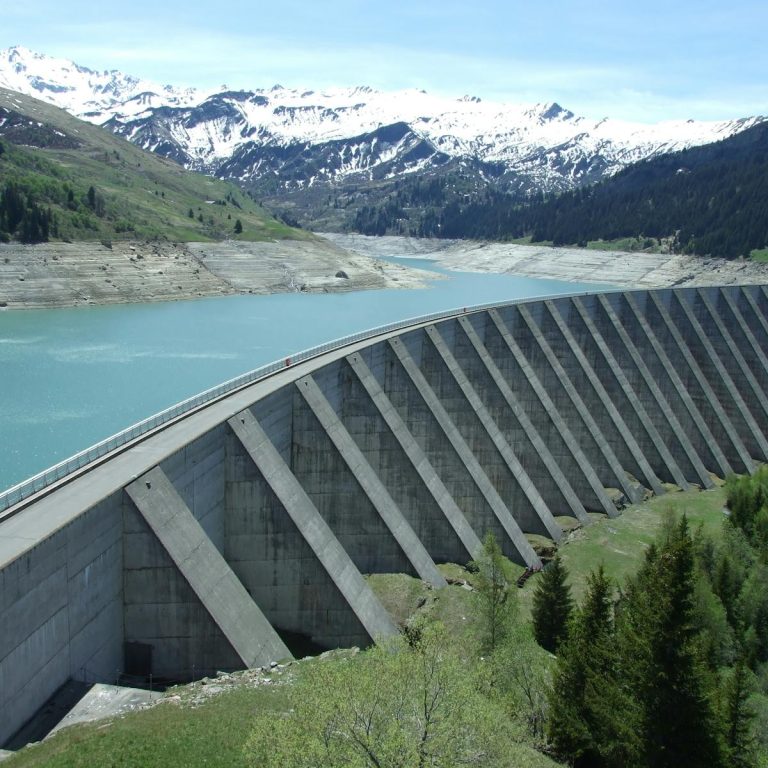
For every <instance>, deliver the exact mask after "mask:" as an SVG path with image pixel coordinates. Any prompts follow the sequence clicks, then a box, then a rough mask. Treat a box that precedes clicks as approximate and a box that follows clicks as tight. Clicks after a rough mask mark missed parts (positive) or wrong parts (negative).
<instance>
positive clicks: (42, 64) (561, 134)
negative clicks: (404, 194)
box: [0, 46, 763, 190]
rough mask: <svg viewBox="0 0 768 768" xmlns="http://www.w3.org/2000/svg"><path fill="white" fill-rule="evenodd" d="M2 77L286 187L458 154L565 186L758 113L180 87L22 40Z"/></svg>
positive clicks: (546, 185) (428, 165)
mask: <svg viewBox="0 0 768 768" xmlns="http://www.w3.org/2000/svg"><path fill="white" fill-rule="evenodd" d="M0 86H2V87H5V88H8V89H10V90H14V91H20V92H22V93H24V94H27V95H30V96H34V97H36V98H39V99H43V100H44V101H48V102H50V103H52V104H55V105H56V106H58V107H62V108H64V109H66V110H67V111H69V112H71V113H73V114H75V115H77V116H80V117H83V118H85V119H87V120H89V121H90V122H93V123H98V124H105V125H106V126H107V127H109V128H110V129H111V130H113V131H115V132H116V133H118V134H120V135H122V136H124V137H126V138H128V139H129V140H131V141H133V142H134V143H136V144H138V145H139V146H141V147H143V148H145V149H151V150H153V151H156V152H159V153H161V154H163V155H165V156H167V157H171V158H173V159H175V160H178V161H179V162H182V163H183V164H184V165H187V166H188V167H192V168H194V169H195V170H202V171H206V172H208V173H214V174H222V175H228V177H231V178H236V179H238V180H239V181H240V182H241V183H245V184H250V185H255V184H257V183H258V182H259V180H260V179H261V178H265V179H270V183H272V184H273V185H274V184H275V183H276V184H278V185H281V186H284V187H285V188H288V187H290V186H291V185H293V187H292V188H303V187H309V186H311V185H312V184H314V183H319V182H318V180H320V181H323V180H326V181H327V180H333V183H336V182H339V183H341V182H342V181H343V180H344V178H346V177H347V176H350V177H355V178H360V177H361V176H365V177H366V178H368V179H373V178H381V176H378V175H377V174H385V175H387V178H389V177H390V176H398V175H403V174H405V173H417V172H419V173H429V172H431V171H433V170H434V169H435V168H441V167H443V165H445V164H446V163H455V164H458V165H462V164H463V165H466V166H467V167H473V168H478V169H479V171H478V173H480V174H481V175H482V174H484V173H486V172H488V173H491V175H492V176H493V177H494V178H500V177H504V176H505V175H507V174H508V175H509V178H513V177H516V178H524V181H523V182H522V183H523V184H525V185H528V186H530V187H532V188H535V189H543V190H552V189H567V188H570V187H573V186H576V185H579V184H584V183H587V182H589V181H594V180H596V179H598V178H602V177H603V176H607V175H610V174H612V173H615V172H616V171H618V170H620V169H621V168H623V167H624V166H626V165H627V164H629V163H631V162H634V161H636V160H639V159H643V158H645V157H650V156H655V155H658V154H663V153H666V152H671V151H675V150H679V149H685V148H688V147H691V146H695V145H698V144H705V143H708V142H711V141H716V140H718V139H722V138H726V137H727V136H730V135H733V134H734V133H737V132H739V131H742V130H744V129H745V128H747V127H749V126H750V125H754V124H755V122H760V121H761V120H762V119H763V118H742V119H740V120H731V121H721V122H693V123H692V122H685V121H681V120H679V121H669V122H666V123H659V124H657V125H642V124H632V123H624V122H620V121H617V120H611V119H605V120H602V121H600V122H598V123H595V122H593V121H589V120H586V119H584V118H580V117H577V116H576V115H574V113H573V112H571V111H570V110H568V109H565V108H564V107H562V106H561V105H560V104H559V103H557V102H553V101H550V102H541V103H538V104H507V103H499V102H491V101H488V102H485V101H481V100H480V99H479V98H478V97H477V96H471V95H467V96H464V97H461V98H450V97H447V96H440V95H434V94H428V93H426V92H425V91H423V90H421V89H417V88H410V89H407V90H401V91H397V92H386V91H378V90H376V89H374V88H371V87H370V86H368V85H358V86H352V87H346V88H345V87H337V88H322V89H319V90H313V89H309V88H301V89H297V88H286V87H283V86H282V85H279V84H276V85H274V86H272V87H271V88H269V87H268V88H254V89H252V90H231V89H228V88H226V87H225V86H222V87H221V88H218V89H211V90H196V89H194V88H187V89H179V88H175V87H173V86H170V85H165V86H161V85H158V84H157V83H154V82H151V81H148V80H144V79H141V78H137V77H132V76H130V75H126V74H123V73H121V72H119V71H116V70H112V71H104V72H96V71H93V70H90V69H87V68H85V67H80V66H78V65H77V64H75V63H74V62H71V61H68V60H66V59H59V58H53V57H49V56H45V55H42V54H39V53H35V52H34V51H31V50H30V49H28V48H25V47H23V46H15V47H13V48H9V49H6V50H5V51H0ZM294 152H297V153H298V154H294ZM489 169H491V170H489ZM305 174H306V177H305Z"/></svg>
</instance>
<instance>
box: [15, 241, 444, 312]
mask: <svg viewBox="0 0 768 768" xmlns="http://www.w3.org/2000/svg"><path fill="white" fill-rule="evenodd" d="M436 278H437V279H439V278H440V276H439V275H436V274H435V273H433V272H427V271H424V270H418V269H411V268H408V267H402V266H400V265H398V264H392V263H388V262H384V261H379V260H377V259H374V258H371V257H370V256H366V255H364V254H360V253H358V252H351V251H346V250H344V249H343V248H340V247H338V246H336V245H334V244H332V243H330V242H329V241H327V240H323V239H320V238H316V239H314V240H306V241H304V240H302V241H299V240H283V241H278V242H262V243H251V242H241V241H227V242H218V243H166V242H136V241H133V242H131V241H116V242H113V243H112V244H111V247H109V245H104V244H102V243H100V242H98V241H96V242H94V241H87V242H79V243H43V244H39V245H21V244H17V243H12V244H0V308H2V309H8V310H11V309H52V308H56V307H76V306H90V305H104V304H125V303H134V302H135V303H139V302H154V301H177V300H182V299H195V298H201V297H205V296H228V295H234V294H244V293H251V294H270V293H298V292H305V293H333V292H342V291H360V290H371V289H382V288H423V287H426V286H427V285H428V284H429V282H430V281H431V280H433V279H436Z"/></svg>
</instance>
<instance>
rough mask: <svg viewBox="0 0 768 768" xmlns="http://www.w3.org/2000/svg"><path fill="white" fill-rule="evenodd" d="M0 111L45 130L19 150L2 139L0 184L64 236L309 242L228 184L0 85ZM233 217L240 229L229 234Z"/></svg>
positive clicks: (21, 141)
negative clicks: (29, 201)
mask: <svg viewBox="0 0 768 768" xmlns="http://www.w3.org/2000/svg"><path fill="white" fill-rule="evenodd" d="M0 108H5V109H7V110H11V111H12V112H15V113H17V114H18V115H22V116H23V117H25V118H27V119H28V120H29V121H31V123H32V124H33V126H37V124H38V123H41V124H43V126H45V128H46V129H48V128H50V130H49V131H48V133H43V134H40V132H39V131H38V133H35V130H36V129H35V128H34V127H33V128H30V129H29V132H30V136H29V138H28V141H35V142H36V144H35V146H22V144H24V143H25V141H24V133H23V132H22V134H21V135H18V134H16V135H15V136H11V137H10V138H9V137H8V136H6V137H5V138H2V143H3V145H4V148H5V151H4V152H3V153H2V154H0V185H2V186H4V185H5V183H6V182H8V181H16V182H18V183H20V184H22V185H23V186H25V187H28V188H31V189H33V190H34V193H35V198H36V199H37V200H38V201H39V202H41V203H43V204H44V205H45V206H46V207H47V206H50V207H51V209H52V211H53V212H54V213H55V214H56V217H57V219H58V221H59V229H60V237H62V238H64V239H71V240H99V239H129V238H130V239H165V240H171V241H179V242H184V241H210V240H221V239H225V238H231V239H237V240H249V241H252V240H257V241H258V240H275V239H310V238H312V235H311V234H309V233H307V232H303V231H302V230H297V229H293V228H291V227H288V226H286V225H285V224H283V223H282V222H280V221H277V220H276V219H275V218H273V217H272V216H271V215H270V214H269V213H267V211H266V210H264V209H263V208H262V207H261V206H260V205H259V204H258V203H257V202H255V201H253V200H251V199H250V198H249V197H248V196H247V195H245V194H244V193H243V192H242V190H240V189H239V188H238V187H236V186H235V185H234V184H231V183H229V182H224V181H221V180H218V179H213V178H210V177H208V176H204V175H202V174H198V173H192V172H190V171H186V170H185V169H184V168H182V166H180V165H178V164H177V163H174V162H171V161H169V160H165V159H163V158H162V157H160V156H158V155H154V154H152V153H149V152H145V151H144V150H142V149H140V148H139V147H136V146H134V145H133V144H131V143H129V142H128V141H126V140H124V139H121V138H120V137H118V136H115V135H114V134H113V133H111V132H110V131H108V130H107V129H105V128H100V127H98V126H94V125H90V124H89V123H85V122H83V121H81V120H78V119H77V118H75V117H73V116H72V115H69V114H67V113H66V112H64V111H63V110H60V109H57V108H56V107H53V106H51V105H49V104H44V103H43V102H40V101H37V100H35V99H32V98H29V97H26V96H22V95H21V94H15V93H13V92H11V91H6V90H4V89H2V88H0ZM59 135H63V136H65V137H66V139H67V141H65V142H64V146H56V142H55V141H53V140H50V137H51V136H59ZM0 138H1V137H0ZM46 141H48V142H49V143H48V144H46ZM14 142H18V143H14ZM38 144H42V146H37V145H38ZM75 145H76V146H75ZM90 186H93V187H94V189H95V191H96V192H97V194H98V195H99V197H100V199H101V200H102V201H103V212H102V215H96V213H95V211H94V210H93V209H92V208H90V207H89V206H88V205H87V202H86V196H87V192H88V189H89V187H90ZM69 190H72V192H73V193H74V199H73V200H71V201H68V199H67V195H68V192H69ZM190 211H191V212H192V216H191V217H190V216H189V213H190ZM200 219H202V220H200ZM238 219H240V221H241V223H242V226H243V232H242V234H240V235H235V233H234V228H235V222H236V221H237V220H238Z"/></svg>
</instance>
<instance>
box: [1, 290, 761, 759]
mask: <svg viewBox="0 0 768 768" xmlns="http://www.w3.org/2000/svg"><path fill="white" fill-rule="evenodd" d="M767 393H768V295H766V292H765V289H764V288H762V287H747V288H732V287H729V288H722V289H719V288H711V289H710V288H707V289H699V290H697V289H678V290H660V291H653V292H646V291H640V292H628V293H607V294H601V295H588V296H579V297H564V298H557V299H552V300H542V301H530V302H525V303H519V304H510V305H505V306H499V307H496V308H493V309H490V310H488V309H486V310H483V311H477V312H466V311H463V312H460V313H457V314H456V315H455V316H452V317H449V318H446V319H443V320H441V321H440V322H423V323H415V324H414V325H412V326H409V327H408V328H405V329H401V330H399V331H397V332H390V333H387V334H381V335H379V336H377V337H375V338H372V339H367V340H364V341H360V342H357V343H354V344H350V345H348V346H346V347H344V348H342V349H336V350H334V351H332V352H329V353H327V354H323V355H321V356H318V357H316V358H314V359H311V360H307V361H304V362H302V363H300V364H297V365H292V366H289V367H286V368H285V369H284V370H282V371H280V372H278V373H275V374H274V375H272V376H270V377H269V378H267V379H264V380H262V381H259V382H256V383H253V384H251V385H249V386H245V387H243V388H241V389H239V390H237V391H235V392H233V393H231V394H229V395H227V396H226V397H222V398H219V399H217V400H215V401H213V402H211V403H209V404H207V405H206V406H205V407H201V408H199V409H197V410H196V411H194V412H192V413H190V414H187V415H186V416H184V417H183V418H180V419H178V420H177V421H175V422H173V423H171V424H169V425H167V426H164V427H163V428H162V429H159V430H157V431H156V432H154V433H152V434H149V435H146V436H143V437H141V438H140V439H137V440H136V441H135V442H133V443H131V444H128V445H126V446H123V447H122V448H121V449H120V450H119V451H116V452H114V454H111V455H109V456H107V457H104V458H103V459H101V460H100V461H98V462H96V463H94V464H92V465H89V466H87V467H85V468H83V469H82V470H81V471H79V472H78V473H76V474H74V475H72V476H70V477H68V478H65V479H64V480H62V481H60V482H58V483H56V484H55V485H54V486H51V487H48V488H45V489H44V490H42V491H41V492H40V493H38V494H37V495H34V496H32V497H30V498H28V499H26V500H24V501H22V502H20V503H19V504H17V505H16V506H14V507H11V508H9V509H8V510H6V511H5V512H4V513H2V515H0V579H1V581H0V744H2V743H3V742H5V741H6V740H7V739H8V738H9V737H10V736H11V735H12V734H13V733H14V732H15V731H16V730H17V729H18V728H19V727H20V726H21V725H22V724H23V723H24V722H25V721H26V720H27V719H28V718H29V717H30V716H31V715H33V714H34V713H35V711H36V710H37V709H38V708H39V707H40V706H41V705H42V704H43V703H44V702H45V701H46V699H47V698H48V697H49V696H50V695H51V694H52V693H54V692H55V691H56V690H57V688H58V687H60V686H61V685H62V684H64V683H65V682H66V681H68V680H70V679H74V680H80V681H86V682H95V681H98V682H114V681H115V679H116V678H117V677H119V676H121V675H139V676H148V675H150V674H151V675H153V676H154V678H167V679H184V678H190V677H195V676H202V675H204V674H209V673H211V672H213V671H215V670H218V669H234V668H242V667H245V666H254V665H260V664H264V663H267V662H269V661H272V660H276V659H279V658H283V657H286V656H289V655H290V651H289V648H288V646H289V645H291V644H292V642H293V641H295V639H296V637H297V636H301V637H302V638H305V639H306V640H309V641H311V642H312V643H314V644H316V645H318V646H325V647H335V646H347V645H353V644H358V645H361V644H363V645H364V644H367V643H370V642H371V640H372V639H375V638H377V637H380V636H386V635H388V634H390V633H393V632H395V631H396V628H395V626H394V624H393V622H392V620H391V618H390V617H389V616H388V615H387V613H386V611H385V610H384V609H383V607H382V605H381V603H380V602H379V601H378V599H377V598H376V596H375V595H374V594H373V592H372V591H371V589H370V588H369V586H368V584H367V582H366V580H365V578H364V576H363V574H367V573H382V572H404V573H409V574H412V575H414V576H418V577H419V578H421V579H424V580H426V581H428V582H430V583H432V584H433V585H434V586H435V587H436V588H439V587H440V586H442V585H443V584H444V580H443V578H442V576H441V574H440V572H439V570H438V569H437V568H436V565H435V564H436V563H441V562H448V561H451V562H459V563H465V562H467V561H468V560H469V559H471V558H472V556H473V555H474V554H475V553H476V552H477V550H478V548H479V546H480V541H481V539H482V537H483V536H484V535H485V533H486V532H487V531H493V532H494V534H495V535H496V537H497V539H498V541H499V542H500V543H501V545H502V547H503V550H504V551H505V553H506V554H507V555H508V556H509V557H511V558H512V559H513V560H515V561H517V562H519V563H521V564H526V565H536V564H537V562H538V558H537V555H536V553H535V551H534V549H533V547H532V546H531V544H530V542H529V539H528V537H527V534H539V535H541V536H545V537H548V538H550V539H552V540H557V539H559V538H560V536H561V533H562V528H561V523H562V522H563V519H564V518H573V519H574V520H575V521H578V522H580V523H582V524H584V525H588V524H589V522H590V517H589V515H588V513H589V512H599V513H604V514H606V515H609V516H614V515H617V514H619V510H620V507H621V506H622V505H623V504H624V503H626V502H631V501H635V500H639V499H640V498H642V497H643V496H644V494H646V493H647V492H648V491H650V492H653V493H656V494H661V493H664V491H665V485H666V484H669V483H672V484H675V485H677V486H680V487H682V488H687V487H689V486H690V485H692V484H696V485H698V486H701V487H711V486H712V485H713V476H719V477H723V476H725V475H727V474H729V473H732V472H737V473H743V472H750V471H752V469H753V466H754V462H755V461H766V460H768V441H767V440H766V427H767V426H768V398H766V394H767Z"/></svg>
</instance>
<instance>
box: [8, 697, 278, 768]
mask: <svg viewBox="0 0 768 768" xmlns="http://www.w3.org/2000/svg"><path fill="white" fill-rule="evenodd" d="M286 706H287V704H286V697H285V692H284V691H281V690H280V688H279V687H266V686H265V687H259V688H244V687H243V688H236V689H235V690H233V691H231V692H227V693H222V694H219V695H217V696H213V697H211V698H210V699H209V700H207V701H206V702H205V703H204V704H201V705H199V706H196V707H192V706H179V705H178V704H171V703H166V704H160V705H158V706H156V707H154V708H152V709H151V710H145V711H142V712H135V713H131V714H129V715H126V716H124V717H119V718H116V719H113V720H106V721H100V722H97V723H88V724H84V725H77V726H72V727H71V728H66V729H64V730H62V731H60V732H59V733H58V734H56V735H55V736H54V737H52V738H50V739H48V740H46V741H44V742H42V743H40V744H37V745H33V746H30V747H26V748H25V749H23V750H21V751H20V752H18V753H16V755H15V756H13V757H11V758H9V759H8V760H7V761H6V762H4V766H6V765H7V766H9V767H10V766H12V767H13V768H21V767H22V766H23V767H25V768H26V767H27V766H29V767H30V768H31V767H32V766H51V767H52V768H79V767H80V766H83V768H86V767H87V768H91V766H141V767H142V768H170V766H174V767H178V766H217V765H226V766H233V767H235V768H236V767H237V766H245V765H247V763H246V762H245V760H244V758H243V751H242V748H243V744H244V743H245V740H246V739H247V737H248V734H249V732H250V729H251V727H252V722H253V716H254V713H255V712H256V711H257V709H260V708H261V709H263V708H269V709H277V710H283V709H285V708H286Z"/></svg>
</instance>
